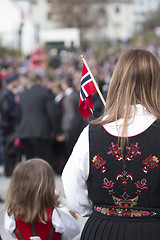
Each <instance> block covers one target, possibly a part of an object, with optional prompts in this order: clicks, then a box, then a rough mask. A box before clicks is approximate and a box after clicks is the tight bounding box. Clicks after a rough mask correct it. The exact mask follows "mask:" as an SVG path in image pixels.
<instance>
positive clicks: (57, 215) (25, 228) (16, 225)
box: [4, 206, 80, 240]
mask: <svg viewBox="0 0 160 240" xmlns="http://www.w3.org/2000/svg"><path fill="white" fill-rule="evenodd" d="M47 214H48V221H47V223H46V224H44V223H42V222H39V221H38V220H37V221H35V222H34V223H33V224H30V223H24V222H23V221H22V220H17V219H15V218H14V216H11V217H9V216H8V214H7V213H5V220H4V226H5V229H6V231H7V232H8V233H9V234H10V235H11V236H12V237H13V238H16V239H19V240H53V239H54V240H61V239H62V240H69V239H73V238H74V237H75V236H76V235H78V234H79V233H80V224H79V222H78V221H77V220H76V219H75V218H74V217H73V216H72V215H71V214H70V212H69V210H68V208H66V207H64V206H60V207H58V208H55V209H47ZM22 236H25V238H23V237H22ZM31 236H32V237H31ZM37 236H38V237H37ZM47 236H48V237H47Z"/></svg>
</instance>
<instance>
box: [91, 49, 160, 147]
mask: <svg viewBox="0 0 160 240" xmlns="http://www.w3.org/2000/svg"><path fill="white" fill-rule="evenodd" d="M136 104H141V105H142V106H144V107H145V108H146V109H147V110H148V111H149V112H150V113H151V114H153V115H154V116H155V117H156V118H160V62H159V60H158V59H157V57H156V56H154V55H153V54H152V53H151V52H149V51H147V50H144V49H130V50H127V51H126V52H125V53H124V54H123V55H122V56H121V57H120V59H119V61H118V62H117V65H116V67H115V70H114V72H113V75H112V78H111V82H110V86H109V90H108V95H107V100H106V107H105V111H104V114H103V116H102V117H101V118H100V119H98V120H96V121H94V124H96V125H103V124H106V123H110V122H114V121H117V120H118V119H120V118H123V119H124V124H123V128H122V136H121V140H120V141H121V148H122V151H123V148H124V144H125V141H126V140H127V138H126V136H127V122H128V118H129V117H130V112H131V106H134V108H135V106H136ZM106 116H107V118H106Z"/></svg>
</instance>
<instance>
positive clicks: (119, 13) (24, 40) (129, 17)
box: [0, 0, 160, 55]
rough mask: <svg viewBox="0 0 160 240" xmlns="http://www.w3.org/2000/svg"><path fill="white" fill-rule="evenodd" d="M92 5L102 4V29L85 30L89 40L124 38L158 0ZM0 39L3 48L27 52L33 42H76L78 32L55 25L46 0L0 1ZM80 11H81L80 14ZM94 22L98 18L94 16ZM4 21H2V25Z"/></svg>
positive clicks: (102, 0)
mask: <svg viewBox="0 0 160 240" xmlns="http://www.w3.org/2000/svg"><path fill="white" fill-rule="evenodd" d="M92 2H93V7H94V8H95V7H96V6H97V5H98V4H100V3H101V4H102V5H103V8H104V10H105V11H106V13H107V14H106V16H107V17H106V19H104V26H103V27H102V28H99V29H96V30H93V31H88V32H86V36H87V37H88V38H89V37H90V39H91V40H92V39H99V40H104V39H108V40H111V41H115V40H122V41H127V40H128V39H130V38H131V37H132V36H133V34H134V33H135V32H140V31H142V30H143V29H142V23H143V21H144V20H145V18H146V17H148V16H149V14H151V13H152V14H153V13H154V11H155V10H156V9H157V8H158V6H159V4H160V0H110V1H109V0H94V1H93V0H92ZM1 3H2V4H1V14H0V40H1V43H2V44H3V45H5V46H7V47H11V48H18V47H19V46H20V47H21V50H22V52H23V54H25V55H26V54H29V53H30V52H31V51H33V50H35V48H36V47H37V45H49V46H53V47H54V46H56V44H57V45H58V44H60V45H61V46H62V47H63V46H64V47H70V46H72V45H74V46H75V47H79V45H80V32H79V30H78V29H75V28H73V29H72V28H68V29H63V28H58V22H54V21H53V19H50V17H49V12H50V11H49V10H50V4H49V1H47V0H1ZM82 14H83V13H82ZM97 21H98V19H97ZM4 23H5V24H4Z"/></svg>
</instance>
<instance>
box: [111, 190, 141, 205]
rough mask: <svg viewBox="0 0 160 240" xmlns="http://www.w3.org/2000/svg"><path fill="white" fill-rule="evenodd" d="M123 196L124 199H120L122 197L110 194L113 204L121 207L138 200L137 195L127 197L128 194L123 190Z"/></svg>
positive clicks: (133, 203) (135, 202)
mask: <svg viewBox="0 0 160 240" xmlns="http://www.w3.org/2000/svg"><path fill="white" fill-rule="evenodd" d="M122 197H123V198H125V199H122V198H117V197H115V196H112V198H113V201H114V204H115V205H118V206H121V207H133V206H135V205H136V204H137V201H138V196H136V197H135V198H132V199H128V200H127V198H128V197H129V196H128V194H127V193H126V192H125V193H124V194H123V195H122Z"/></svg>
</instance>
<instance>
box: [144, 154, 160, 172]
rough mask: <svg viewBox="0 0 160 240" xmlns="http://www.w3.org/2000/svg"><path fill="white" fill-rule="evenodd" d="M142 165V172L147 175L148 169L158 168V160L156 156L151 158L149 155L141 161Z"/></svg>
mask: <svg viewBox="0 0 160 240" xmlns="http://www.w3.org/2000/svg"><path fill="white" fill-rule="evenodd" d="M142 163H143V164H144V165H145V166H144V167H143V168H142V170H143V172H144V173H149V170H150V169H154V168H155V167H159V165H158V163H159V160H158V158H157V157H156V156H153V157H152V155H151V154H150V156H149V157H148V158H146V159H145V160H143V161H142Z"/></svg>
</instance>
